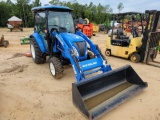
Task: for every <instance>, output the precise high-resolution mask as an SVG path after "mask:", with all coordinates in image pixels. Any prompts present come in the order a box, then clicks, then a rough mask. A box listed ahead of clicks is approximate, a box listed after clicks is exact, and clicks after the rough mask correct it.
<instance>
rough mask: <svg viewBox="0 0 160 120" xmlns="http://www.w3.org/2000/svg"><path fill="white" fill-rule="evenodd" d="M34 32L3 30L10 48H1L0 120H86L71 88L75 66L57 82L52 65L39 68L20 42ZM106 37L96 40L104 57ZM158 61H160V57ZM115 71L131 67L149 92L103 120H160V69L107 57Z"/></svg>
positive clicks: (111, 112) (99, 35) (28, 30)
mask: <svg viewBox="0 0 160 120" xmlns="http://www.w3.org/2000/svg"><path fill="white" fill-rule="evenodd" d="M32 32H33V28H24V31H23V32H20V31H17V32H10V31H9V29H7V28H6V29H4V28H3V29H0V37H1V35H2V34H3V35H4V37H5V39H6V40H9V43H10V45H9V46H8V47H7V48H4V47H0V120H86V119H87V118H86V117H84V116H83V115H82V114H81V113H80V112H79V111H78V109H76V108H75V106H74V105H73V103H72V92H71V84H72V83H73V82H76V78H75V76H74V72H73V69H72V67H71V66H67V67H65V70H64V74H65V75H64V77H63V78H62V79H60V80H55V79H54V78H53V77H52V75H51V73H50V71H49V66H48V63H47V62H46V63H45V64H42V65H37V64H35V63H34V62H33V60H32V58H31V57H26V56H24V53H26V52H29V51H30V49H29V44H27V45H21V44H20V38H24V37H25V36H29V35H30V34H31V33H32ZM106 38H107V35H106V34H102V33H101V34H97V35H96V36H93V37H92V40H93V41H94V43H97V44H98V45H99V46H100V48H101V50H102V53H104V52H105V42H106ZM157 59H159V60H160V54H158V56H157ZM107 60H108V63H109V64H110V65H111V66H112V69H116V68H119V67H122V66H124V65H126V64H130V65H131V66H132V67H133V68H134V70H135V71H136V72H137V74H138V75H139V76H140V77H141V78H142V80H143V81H145V82H148V88H147V89H145V90H143V91H142V92H140V93H139V94H138V95H136V96H134V97H132V98H131V99H129V100H127V101H126V102H125V103H123V104H121V105H120V106H119V107H116V108H115V109H113V110H112V111H110V112H108V113H107V114H105V115H103V116H102V117H101V118H100V120H117V119H118V120H160V68H157V67H153V66H149V65H145V64H143V63H138V64H137V63H132V62H130V61H129V60H126V59H121V58H117V57H113V56H111V57H107Z"/></svg>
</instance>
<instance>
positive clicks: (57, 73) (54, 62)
mask: <svg viewBox="0 0 160 120" xmlns="http://www.w3.org/2000/svg"><path fill="white" fill-rule="evenodd" d="M49 69H50V72H51V74H52V75H53V77H54V78H56V79H59V78H61V77H63V71H64V70H63V66H62V64H61V61H60V59H59V58H57V57H52V58H50V60H49Z"/></svg>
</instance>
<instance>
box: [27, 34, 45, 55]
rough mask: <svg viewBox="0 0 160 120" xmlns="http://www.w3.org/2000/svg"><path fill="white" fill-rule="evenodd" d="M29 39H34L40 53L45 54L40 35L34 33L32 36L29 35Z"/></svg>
mask: <svg viewBox="0 0 160 120" xmlns="http://www.w3.org/2000/svg"><path fill="white" fill-rule="evenodd" d="M30 38H35V40H36V42H37V43H38V46H39V48H40V49H41V51H42V52H43V53H45V52H46V48H45V43H44V42H43V37H42V36H41V35H39V33H38V32H34V33H33V34H32V35H30Z"/></svg>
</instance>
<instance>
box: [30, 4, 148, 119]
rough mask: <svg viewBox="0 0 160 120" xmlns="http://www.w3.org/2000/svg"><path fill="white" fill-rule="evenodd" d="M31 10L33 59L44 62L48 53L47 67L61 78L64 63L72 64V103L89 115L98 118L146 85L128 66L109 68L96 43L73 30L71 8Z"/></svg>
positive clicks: (44, 7)
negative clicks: (73, 76) (33, 23)
mask: <svg viewBox="0 0 160 120" xmlns="http://www.w3.org/2000/svg"><path fill="white" fill-rule="evenodd" d="M32 11H33V12H34V18H35V25H34V26H35V28H34V33H33V34H32V35H30V38H31V41H30V51H31V53H32V59H33V61H34V62H35V63H36V64H43V63H45V62H46V57H47V56H49V69H50V72H51V74H52V75H53V77H54V78H55V79H59V78H61V77H63V71H64V67H63V66H65V65H68V64H71V65H72V67H73V71H74V74H75V77H76V80H77V81H76V82H75V83H73V84H72V98H73V103H74V105H75V106H76V107H77V108H78V109H79V110H80V111H81V112H82V113H83V114H84V115H86V116H87V117H88V118H90V119H96V118H98V117H100V116H101V115H102V114H104V113H106V112H108V111H109V110H111V109H112V108H114V107H116V106H117V105H119V104H120V103H122V102H124V101H125V100H126V99H128V98H129V97H131V96H133V95H134V94H136V93H138V92H140V91H141V90H143V89H144V88H146V87H147V83H145V82H143V81H142V80H141V78H140V77H139V76H138V75H137V74H136V72H135V71H134V70H133V69H132V67H131V66H128V65H127V66H124V67H122V68H119V69H117V70H112V69H111V66H110V65H109V64H108V63H107V60H106V58H105V57H104V56H103V54H102V53H101V50H100V48H99V47H98V45H96V44H94V43H93V42H92V41H91V40H90V39H89V38H88V37H87V36H86V35H85V34H83V33H82V32H81V31H75V27H74V21H73V17H72V9H70V8H68V7H65V6H54V5H47V6H40V7H35V8H32ZM91 76H92V77H91ZM46 89H47V88H46Z"/></svg>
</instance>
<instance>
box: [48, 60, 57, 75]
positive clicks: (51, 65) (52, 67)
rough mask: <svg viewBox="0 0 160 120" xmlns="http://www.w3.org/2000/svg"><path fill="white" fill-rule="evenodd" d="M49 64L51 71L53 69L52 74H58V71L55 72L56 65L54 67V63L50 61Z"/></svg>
mask: <svg viewBox="0 0 160 120" xmlns="http://www.w3.org/2000/svg"><path fill="white" fill-rule="evenodd" d="M49 66H50V71H51V73H52V75H53V76H54V75H55V74H56V72H55V67H54V65H53V63H50V64H49Z"/></svg>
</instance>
